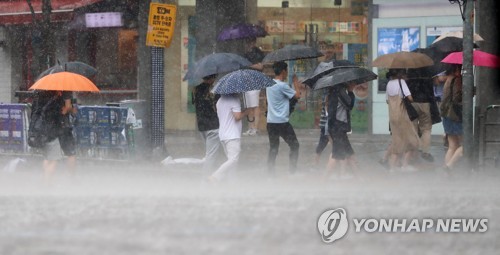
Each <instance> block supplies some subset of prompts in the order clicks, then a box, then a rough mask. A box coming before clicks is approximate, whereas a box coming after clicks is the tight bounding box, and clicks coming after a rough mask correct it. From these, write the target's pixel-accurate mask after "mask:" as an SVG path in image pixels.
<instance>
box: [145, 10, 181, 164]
mask: <svg viewBox="0 0 500 255" xmlns="http://www.w3.org/2000/svg"><path fill="white" fill-rule="evenodd" d="M176 11H177V6H175V5H170V4H161V3H150V5H149V18H148V30H147V34H146V45H147V46H152V49H151V142H152V146H153V158H154V159H156V158H158V159H162V158H164V157H165V156H167V154H168V153H167V151H166V148H165V132H164V131H165V90H164V87H165V79H164V76H165V73H164V69H165V61H164V49H163V48H167V47H169V46H170V43H171V42H172V37H173V35H174V28H175V18H176Z"/></svg>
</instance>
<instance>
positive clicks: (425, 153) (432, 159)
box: [420, 152, 434, 162]
mask: <svg viewBox="0 0 500 255" xmlns="http://www.w3.org/2000/svg"><path fill="white" fill-rule="evenodd" d="M420 157H422V158H423V159H425V160H427V161H429V162H434V157H433V156H432V155H431V154H430V153H427V152H422V153H420Z"/></svg>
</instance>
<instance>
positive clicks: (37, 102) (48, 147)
mask: <svg viewBox="0 0 500 255" xmlns="http://www.w3.org/2000/svg"><path fill="white" fill-rule="evenodd" d="M67 100H69V102H70V103H71V94H70V93H64V92H62V91H39V92H37V94H36V96H35V98H34V101H33V109H32V112H35V111H43V112H44V123H45V125H47V126H46V127H45V128H44V130H45V131H46V132H45V134H44V135H45V136H46V137H47V142H46V143H45V144H44V145H43V147H42V154H43V156H44V160H43V171H44V178H45V181H46V182H47V183H49V184H50V182H51V181H52V176H53V175H54V172H55V170H56V167H57V162H58V161H59V160H60V159H62V152H61V145H62V144H64V145H66V144H67V142H68V141H69V139H66V138H67V137H65V135H64V131H65V130H64V127H63V125H62V123H63V115H64V114H67V113H69V112H70V111H72V109H71V108H72V107H69V106H66V105H65V102H66V101H67ZM61 137H63V139H64V141H62V142H61V141H60V139H61ZM73 141H74V140H73ZM70 156H73V157H74V154H72V155H70Z"/></svg>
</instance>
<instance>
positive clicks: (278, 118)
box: [266, 61, 300, 174]
mask: <svg viewBox="0 0 500 255" xmlns="http://www.w3.org/2000/svg"><path fill="white" fill-rule="evenodd" d="M273 70H274V74H275V76H274V81H275V82H276V84H274V85H272V86H271V87H267V88H266V96H267V133H268V136H269V146H270V148H269V155H268V159H267V167H268V170H269V172H270V173H271V174H274V173H275V170H274V167H275V162H276V156H277V155H278V150H279V145H280V141H279V139H280V137H282V138H283V139H284V140H285V142H286V143H287V144H288V146H289V147H290V155H289V159H290V165H289V170H290V173H295V172H296V171H297V160H298V158H299V141H298V140H297V136H296V135H295V131H294V130H293V127H292V125H291V124H290V123H289V122H288V121H289V116H290V99H292V98H295V99H299V98H300V91H299V89H298V86H299V82H298V79H297V77H296V76H295V75H294V76H293V85H294V87H295V90H294V89H292V88H291V87H290V86H289V85H288V84H287V83H286V82H285V80H286V78H287V76H288V65H287V64H286V63H285V62H283V61H280V62H276V63H274V64H273Z"/></svg>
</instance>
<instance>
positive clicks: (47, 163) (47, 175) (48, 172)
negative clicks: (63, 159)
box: [43, 160, 57, 184]
mask: <svg viewBox="0 0 500 255" xmlns="http://www.w3.org/2000/svg"><path fill="white" fill-rule="evenodd" d="M56 166H57V161H55V160H44V161H43V175H44V180H45V183H46V184H51V182H52V176H53V175H54V172H55V171H56Z"/></svg>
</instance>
